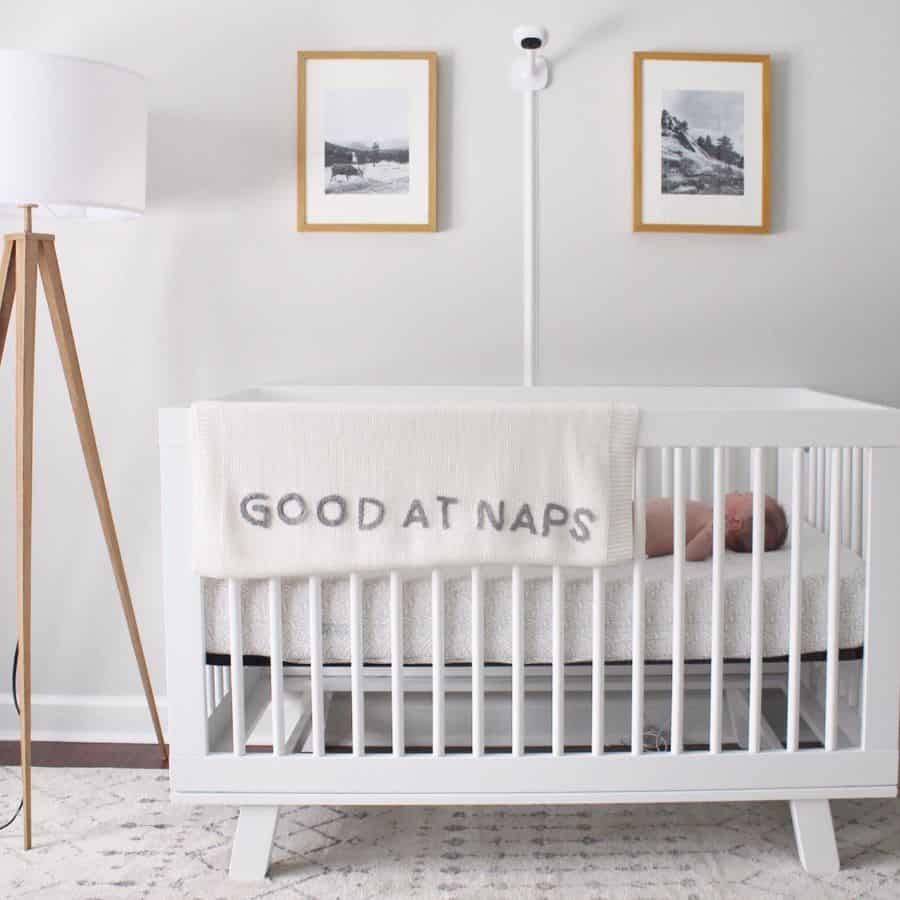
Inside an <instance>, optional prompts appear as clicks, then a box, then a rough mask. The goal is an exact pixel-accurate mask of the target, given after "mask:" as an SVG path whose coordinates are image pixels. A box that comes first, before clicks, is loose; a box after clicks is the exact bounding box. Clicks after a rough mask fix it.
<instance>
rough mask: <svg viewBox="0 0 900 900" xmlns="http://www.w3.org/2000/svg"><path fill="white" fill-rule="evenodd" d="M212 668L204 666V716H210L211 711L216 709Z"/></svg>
mask: <svg viewBox="0 0 900 900" xmlns="http://www.w3.org/2000/svg"><path fill="white" fill-rule="evenodd" d="M213 668H214V667H213V666H206V667H205V669H206V671H205V673H204V674H205V677H206V691H205V693H206V715H207V716H209V715H211V714H212V711H213V710H214V709H215V708H216V689H215V678H214V676H213Z"/></svg>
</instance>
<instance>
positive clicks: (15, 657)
mask: <svg viewBox="0 0 900 900" xmlns="http://www.w3.org/2000/svg"><path fill="white" fill-rule="evenodd" d="M18 667H19V642H18V641H16V649H15V652H14V653H13V663H12V698H13V705H14V706H15V707H16V715H17V716H18V715H21V710H20V709H19V698H18V696H17V695H16V670H17V669H18ZM24 802H25V799H24V797H23V798H22V799H21V800H20V801H19V805H18V806H17V807H16V811H15V812H14V813H13V814H12V818H11V819H10V820H9V821H8V822H6V823H5V824H3V825H0V831H3V830H4V829H5V828H9V826H10V825H12V823H13V822H15V821H16V819H17V818H18V817H19V813H20V812H22V804H23V803H24Z"/></svg>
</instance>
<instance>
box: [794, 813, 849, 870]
mask: <svg viewBox="0 0 900 900" xmlns="http://www.w3.org/2000/svg"><path fill="white" fill-rule="evenodd" d="M790 803H791V821H792V822H793V825H794V838H795V839H796V841H797V852H798V853H799V854H800V864H801V865H802V866H803V868H804V870H805V871H806V872H808V873H809V874H810V875H836V874H837V873H838V872H839V871H840V868H841V860H840V857H839V856H838V851H837V843H836V842H835V839H834V823H833V822H832V820H831V806H830V805H829V802H828V801H827V800H791V802H790Z"/></svg>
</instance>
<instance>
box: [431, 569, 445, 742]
mask: <svg viewBox="0 0 900 900" xmlns="http://www.w3.org/2000/svg"><path fill="white" fill-rule="evenodd" d="M444 733H445V732H444V582H443V579H442V577H441V573H440V570H438V569H434V570H433V571H432V573H431V752H432V754H433V755H434V756H443V755H444Z"/></svg>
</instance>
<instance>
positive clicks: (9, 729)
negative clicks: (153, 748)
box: [0, 693, 167, 744]
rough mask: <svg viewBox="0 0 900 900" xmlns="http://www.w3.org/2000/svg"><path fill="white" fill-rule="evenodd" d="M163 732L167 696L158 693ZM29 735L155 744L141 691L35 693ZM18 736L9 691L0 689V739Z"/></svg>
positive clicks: (42, 738)
mask: <svg viewBox="0 0 900 900" xmlns="http://www.w3.org/2000/svg"><path fill="white" fill-rule="evenodd" d="M156 703H157V706H158V708H159V717H160V721H161V722H162V726H163V734H165V733H166V719H167V716H166V713H167V707H166V698H165V697H157V698H156ZM31 737H32V740H35V741H98V742H102V743H119V744H155V743H156V736H155V734H154V732H153V724H152V722H151V721H150V713H149V711H148V710H147V703H146V701H145V699H144V695H143V694H126V695H119V696H115V695H96V694H34V695H32V698H31ZM18 738H19V720H18V719H17V717H16V709H15V706H14V705H13V700H12V694H9V693H5V694H2V693H0V741H12V740H18Z"/></svg>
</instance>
